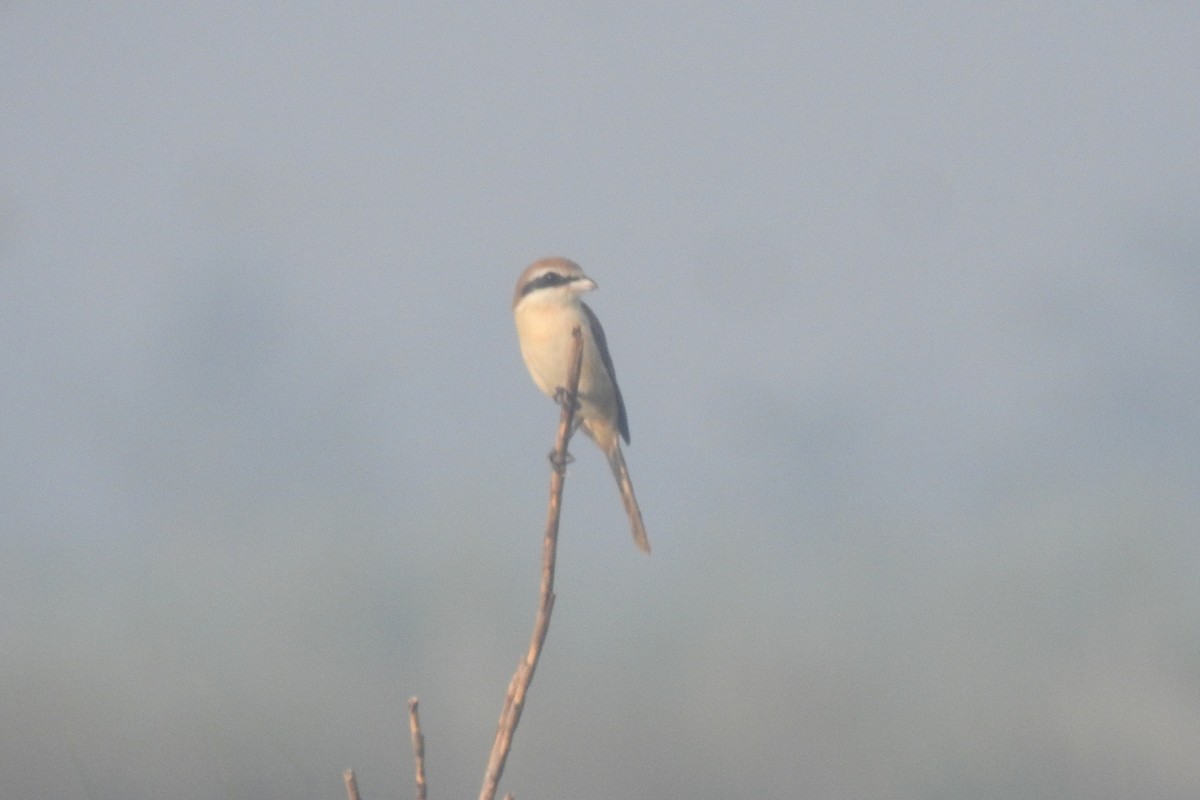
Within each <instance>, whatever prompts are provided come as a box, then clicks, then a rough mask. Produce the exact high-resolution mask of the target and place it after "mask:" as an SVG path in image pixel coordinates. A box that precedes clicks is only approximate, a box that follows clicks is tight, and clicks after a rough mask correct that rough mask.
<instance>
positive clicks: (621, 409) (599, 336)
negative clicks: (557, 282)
mask: <svg viewBox="0 0 1200 800" xmlns="http://www.w3.org/2000/svg"><path fill="white" fill-rule="evenodd" d="M579 305H581V306H583V313H584V314H586V315H587V319H588V327H589V328H591V329H592V341H593V342H595V343H596V349H597V350H599V351H600V360H601V361H603V362H604V368H605V369H606V370H608V378H609V380H611V381H612V387H613V394H614V395H616V396H617V430H619V431H620V432H621V438H623V439H624V440H625V444H629V420H628V418H626V416H625V401H624V400H622V399H621V387H620V386H618V385H617V371H616V370H615V369H613V363H612V356H610V355H609V354H608V340H607V339H605V338H604V328H603V326H601V325H600V319H599V318H598V317H597V316H596V313H595V312H594V311H592V310H591V309H590V308H588V304H587V303H580V304H579Z"/></svg>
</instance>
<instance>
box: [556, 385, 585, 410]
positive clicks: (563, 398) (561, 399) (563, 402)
mask: <svg viewBox="0 0 1200 800" xmlns="http://www.w3.org/2000/svg"><path fill="white" fill-rule="evenodd" d="M570 398H571V393H570V392H568V391H567V389H566V387H565V386H559V387H558V388H557V389H555V390H554V402H556V403H558V404H559V405H560V406H562V407H563V408H566V407H567V401H568V400H569V399H570ZM571 410H572V411H578V410H579V398H578V397H576V398H575V407H574V408H573V409H571Z"/></svg>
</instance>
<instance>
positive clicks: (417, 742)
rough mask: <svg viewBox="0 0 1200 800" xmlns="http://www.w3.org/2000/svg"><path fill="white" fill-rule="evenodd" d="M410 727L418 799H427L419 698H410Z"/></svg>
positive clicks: (423, 740)
mask: <svg viewBox="0 0 1200 800" xmlns="http://www.w3.org/2000/svg"><path fill="white" fill-rule="evenodd" d="M408 729H409V731H410V732H411V733H412V748H413V760H414V761H416V771H417V800H425V737H424V735H422V734H421V718H420V717H418V716H417V698H415V697H410V698H409V700H408Z"/></svg>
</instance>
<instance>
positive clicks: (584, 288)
mask: <svg viewBox="0 0 1200 800" xmlns="http://www.w3.org/2000/svg"><path fill="white" fill-rule="evenodd" d="M571 288H572V289H574V290H575V293H576V294H583V293H584V292H590V291H592V290H594V289H599V288H600V287H599V286H597V285H596V282H595V281H594V280H592V279H591V278H580V279H579V280H577V281H572V282H571Z"/></svg>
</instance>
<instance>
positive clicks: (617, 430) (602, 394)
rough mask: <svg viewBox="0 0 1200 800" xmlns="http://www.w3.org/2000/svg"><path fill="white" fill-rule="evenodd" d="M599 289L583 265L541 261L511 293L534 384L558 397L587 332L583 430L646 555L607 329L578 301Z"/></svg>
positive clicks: (559, 260)
mask: <svg viewBox="0 0 1200 800" xmlns="http://www.w3.org/2000/svg"><path fill="white" fill-rule="evenodd" d="M595 288H596V282H595V281H593V280H592V279H591V278H589V277H588V276H587V275H585V274H584V272H583V270H582V269H580V267H579V265H578V264H576V263H575V262H574V261H568V260H567V259H565V258H543V259H542V260H541V261H536V262H534V263H533V264H530V265H529V267H527V268H526V270H525V271H524V272H522V273H521V277H520V279H519V280H518V281H517V290H516V292H515V293H514V294H513V317H514V318H515V319H516V322H517V338H518V339H519V340H520V342H521V356H522V357H523V358H524V359H525V366H526V367H528V368H529V374H530V375H531V376H533V382H534V383H536V384H537V387H538V388H539V389H541V390H542V391H543V392H544V393H545V394H547V395H549V396H550V397H554V395H555V393H556V392H557V391H558V390H559V389H560V388H566V385H567V372H568V370H569V369H570V364H569V363H568V362H569V361H570V358H571V348H572V337H571V331H572V330H573V329H574V328H575V327H576V326H579V328H580V329H581V330H582V331H583V366H582V368H581V371H580V375H579V396H578V399H579V411H578V414H577V416H576V419H577V420H578V424H579V426H580V427H581V428H582V429H583V432H584V433H586V434H587V435H588V437H589V438H591V440H592V441H593V442H595V443H596V445H597V446H599V448H600V449H601V450H603V451H604V455H606V456H607V457H608V464H609V466H610V467H612V473H613V477H615V478H616V479H617V487H618V488H619V489H620V490H621V502H622V503H624V504H625V513H626V514H628V515H629V525H630V527H631V528H632V530H633V541H634V543H636V544H637V546H638V549H639V550H641V551H642V552H643V553H649V552H650V542H649V540H647V539H646V527H645V526H644V525H643V524H642V512H641V509H639V508H638V503H637V497H635V496H634V494H633V483H632V482H631V481H630V480H629V470H628V469H627V468H626V466H625V456H624V454H622V453H621V439H622V438H623V439H625V442H626V443H628V442H629V421H628V420H627V419H626V417H625V403H624V402H623V401H622V400H621V390H620V389H619V388H618V387H617V375H616V372H615V371H614V370H613V362H612V357H611V356H610V355H609V354H608V343H607V342H606V341H605V339H604V329H603V328H601V327H600V320H599V319H597V318H596V315H595V313H593V312H592V310H591V309H590V308H588V307H587V304H586V303H584V302H583V301H582V300H580V299H579V296H580V295H581V294H583V293H584V292H590V291H591V290H593V289H595Z"/></svg>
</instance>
